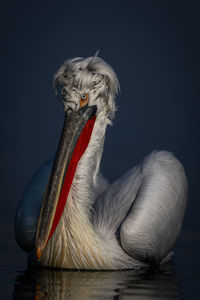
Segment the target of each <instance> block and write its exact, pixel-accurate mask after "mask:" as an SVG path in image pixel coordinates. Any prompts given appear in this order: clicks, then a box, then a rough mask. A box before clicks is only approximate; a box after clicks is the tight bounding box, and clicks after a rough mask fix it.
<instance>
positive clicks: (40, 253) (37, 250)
mask: <svg viewBox="0 0 200 300" xmlns="http://www.w3.org/2000/svg"><path fill="white" fill-rule="evenodd" d="M41 255H42V249H41V248H40V247H37V249H36V256H37V259H38V260H39V259H40V257H41Z"/></svg>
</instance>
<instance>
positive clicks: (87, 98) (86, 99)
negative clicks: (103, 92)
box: [80, 94, 89, 107]
mask: <svg viewBox="0 0 200 300" xmlns="http://www.w3.org/2000/svg"><path fill="white" fill-rule="evenodd" d="M88 100H89V96H88V94H85V95H83V96H82V98H81V100H80V106H81V107H83V106H85V105H86V104H87V103H88Z"/></svg>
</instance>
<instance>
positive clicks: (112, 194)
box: [94, 151, 187, 262]
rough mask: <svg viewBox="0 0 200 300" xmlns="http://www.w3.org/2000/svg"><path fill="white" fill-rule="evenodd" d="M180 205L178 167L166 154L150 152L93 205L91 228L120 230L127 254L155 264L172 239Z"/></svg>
mask: <svg viewBox="0 0 200 300" xmlns="http://www.w3.org/2000/svg"><path fill="white" fill-rule="evenodd" d="M186 203H187V180H186V177H185V172H184V170H183V167H182V165H181V164H180V162H179V161H178V160H177V159H176V158H175V157H174V155H173V154H171V153H170V152H166V151H154V152H153V153H151V154H150V155H149V156H147V157H146V158H145V159H144V161H143V162H142V163H141V165H139V166H138V167H136V168H134V169H132V170H130V171H129V172H127V173H126V174H125V175H124V176H123V177H122V178H121V179H118V180H117V181H116V182H114V183H113V184H112V185H111V186H110V188H108V190H106V191H105V192H104V194H103V195H102V196H101V197H100V198H99V199H98V200H97V201H96V203H95V207H94V208H95V214H94V225H95V227H96V230H98V232H100V234H102V235H103V236H106V235H108V236H109V235H110V234H112V233H113V232H115V234H116V232H117V231H120V244H121V247H122V248H123V249H124V251H125V252H126V253H128V254H129V255H130V256H132V257H134V258H136V259H138V260H140V261H144V262H155V261H156V262H159V261H161V260H162V259H163V258H164V257H165V256H166V255H167V254H168V253H169V252H170V250H171V248H172V247H173V245H174V243H175V241H176V239H177V236H178V234H179V231H180V228H181V225H182V221H183V216H184V212H185V208H186Z"/></svg>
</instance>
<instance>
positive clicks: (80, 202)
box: [16, 57, 187, 269]
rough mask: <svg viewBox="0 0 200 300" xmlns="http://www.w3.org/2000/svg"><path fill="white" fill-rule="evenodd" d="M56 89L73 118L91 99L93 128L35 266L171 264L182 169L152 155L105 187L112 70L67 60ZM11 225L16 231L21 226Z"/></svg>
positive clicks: (114, 86)
mask: <svg viewBox="0 0 200 300" xmlns="http://www.w3.org/2000/svg"><path fill="white" fill-rule="evenodd" d="M58 84H60V85H61V86H62V95H63V101H64V107H65V110H66V111H67V110H69V109H70V110H73V111H78V110H79V108H80V106H81V102H80V99H82V98H84V97H83V96H84V95H89V96H88V97H89V102H88V103H87V104H88V105H89V106H92V105H95V106H97V112H96V121H95V123H94V128H93V131H92V134H91V138H90V141H89V144H88V146H87V149H86V150H85V152H84V154H83V155H82V157H81V158H80V160H79V162H78V165H77V168H76V171H75V175H74V178H73V181H72V185H71V187H70V191H69V194H68V198H67V203H66V205H65V208H64V211H63V213H62V216H61V218H60V221H59V224H58V226H57V228H56V229H55V231H54V233H53V235H52V237H51V238H50V240H49V241H48V243H47V245H46V246H45V248H44V250H43V253H42V256H41V258H40V261H39V262H37V263H39V264H41V265H44V266H51V267H60V268H72V269H130V268H140V267H145V266H148V265H150V264H152V263H153V264H154V263H162V262H163V261H164V260H166V257H169V256H170V251H171V249H172V247H173V245H174V243H175V241H176V239H177V236H178V234H179V232H180V229H181V224H182V220H183V216H184V212H185V208H186V202H187V180H186V177H185V173H184V169H183V167H182V165H181V164H180V162H179V161H178V160H177V159H176V158H175V157H174V155H173V154H171V153H169V152H166V151H154V152H153V153H151V154H150V155H149V156H147V157H146V158H145V159H144V160H143V162H142V163H141V164H140V165H138V166H136V167H134V168H133V169H131V170H130V171H128V172H127V173H126V174H125V175H124V176H122V177H121V178H120V179H118V180H116V181H115V182H114V183H112V184H109V183H108V182H107V180H106V179H104V178H103V177H102V175H101V174H100V172H99V166H100V161H101V156H102V152H103V144H104V138H105V132H106V127H107V125H108V124H110V123H111V121H110V118H112V117H113V116H114V113H115V102H114V97H115V94H116V92H117V90H118V88H119V84H118V81H117V77H116V75H115V73H114V71H113V69H112V68H111V67H110V66H109V65H107V64H106V63H105V62H104V61H103V60H101V59H100V58H98V57H91V58H88V59H85V60H84V59H73V60H69V61H67V62H66V63H65V64H64V65H63V66H62V67H61V68H60V69H59V70H58V72H57V73H56V75H55V87H56V86H57V85H58ZM24 201H28V200H27V198H26V200H24ZM40 201H41V200H40ZM18 211H20V206H19V208H18ZM16 220H17V221H16V228H17V226H18V227H19V225H18V224H19V223H20V222H21V221H20V218H16ZM33 230H36V228H33ZM16 231H17V229H16ZM18 235H20V233H18ZM33 251H34V250H32V252H31V253H32V254H30V259H31V260H34V255H33Z"/></svg>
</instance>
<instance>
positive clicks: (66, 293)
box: [13, 269, 179, 300]
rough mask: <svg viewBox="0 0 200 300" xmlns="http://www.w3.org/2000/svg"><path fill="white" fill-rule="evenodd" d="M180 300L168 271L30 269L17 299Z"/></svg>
mask: <svg viewBox="0 0 200 300" xmlns="http://www.w3.org/2000/svg"><path fill="white" fill-rule="evenodd" d="M155 298H159V299H165V300H166V299H179V291H178V285H177V283H176V281H175V278H174V274H173V273H172V272H169V271H168V272H166V271H162V272H161V271H154V272H148V273H144V272H143V273H142V272H138V271H137V272H136V271H133V270H131V271H113V272H111V271H110V272H105V271H103V272H96V271H95V272H92V271H89V272H86V271H82V272H78V271H57V270H51V269H28V270H26V271H23V272H20V273H19V275H18V276H17V277H16V283H15V286H14V291H13V299H35V300H39V299H52V300H56V299H72V300H81V299H84V300H85V299H120V300H121V299H123V300H124V299H126V300H127V299H134V300H143V299H145V300H147V299H155Z"/></svg>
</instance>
